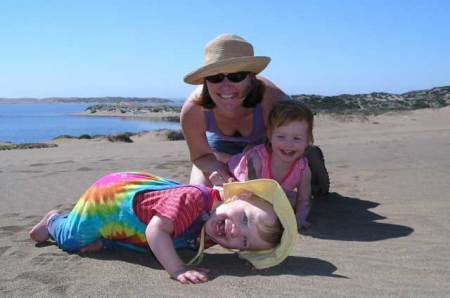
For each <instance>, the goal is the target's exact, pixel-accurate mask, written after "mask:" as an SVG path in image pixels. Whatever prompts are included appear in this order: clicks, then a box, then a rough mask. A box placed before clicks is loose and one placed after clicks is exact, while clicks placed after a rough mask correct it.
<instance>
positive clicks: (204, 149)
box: [180, 95, 230, 181]
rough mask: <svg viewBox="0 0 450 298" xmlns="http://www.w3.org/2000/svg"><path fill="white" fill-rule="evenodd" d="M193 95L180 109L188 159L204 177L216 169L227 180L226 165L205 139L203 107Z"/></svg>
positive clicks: (228, 176)
mask: <svg viewBox="0 0 450 298" xmlns="http://www.w3.org/2000/svg"><path fill="white" fill-rule="evenodd" d="M192 96H193V95H191V96H190V97H189V98H188V100H187V101H186V102H185V104H184V105H183V108H182V109H181V114H180V118H181V128H182V130H183V134H184V138H185V139H186V142H187V145H188V148H189V153H190V159H191V161H192V163H193V164H194V165H195V166H196V167H197V168H199V169H200V170H201V171H202V172H203V173H204V174H205V176H206V177H208V176H210V175H211V173H213V172H215V171H218V172H219V173H220V174H221V175H222V176H223V178H224V180H225V181H228V179H229V178H230V175H229V173H228V170H227V166H226V165H225V163H224V162H222V161H220V160H219V159H218V158H217V156H216V155H215V153H214V152H213V150H212V149H211V148H210V147H209V144H208V142H207V140H206V125H205V115H204V111H203V108H202V107H201V106H199V105H197V104H195V103H194V102H193V98H192Z"/></svg>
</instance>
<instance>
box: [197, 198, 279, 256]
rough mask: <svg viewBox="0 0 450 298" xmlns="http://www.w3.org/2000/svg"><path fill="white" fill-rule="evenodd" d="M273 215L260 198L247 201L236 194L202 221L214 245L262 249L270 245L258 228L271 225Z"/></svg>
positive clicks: (274, 217) (274, 216)
mask: <svg viewBox="0 0 450 298" xmlns="http://www.w3.org/2000/svg"><path fill="white" fill-rule="evenodd" d="M275 220H276V215H275V213H274V211H273V209H272V207H271V206H270V204H268V203H265V202H264V201H262V200H261V199H252V200H248V199H247V198H240V197H239V195H238V196H236V197H234V198H233V201H231V202H229V203H224V204H222V205H220V206H219V207H217V208H216V209H215V210H214V211H213V213H212V214H211V217H210V218H209V219H208V220H207V221H206V223H205V232H206V234H207V235H208V236H209V237H210V238H211V239H212V240H213V241H214V242H216V243H217V244H219V245H221V246H223V247H225V248H230V249H239V250H261V249H268V248H271V247H273V245H272V244H270V243H268V242H266V241H264V240H263V239H262V238H261V236H260V234H259V232H258V231H259V229H260V226H261V224H262V223H264V224H266V225H271V224H272V223H273V222H275Z"/></svg>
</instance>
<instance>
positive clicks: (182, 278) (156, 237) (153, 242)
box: [145, 215, 208, 284]
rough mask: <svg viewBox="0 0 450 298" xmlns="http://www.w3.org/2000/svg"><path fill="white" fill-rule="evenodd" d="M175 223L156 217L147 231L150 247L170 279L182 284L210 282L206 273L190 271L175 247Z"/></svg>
mask: <svg viewBox="0 0 450 298" xmlns="http://www.w3.org/2000/svg"><path fill="white" fill-rule="evenodd" d="M173 229H174V227H173V223H172V222H171V221H170V220H169V219H167V218H164V217H162V216H158V215H155V216H153V217H152V219H151V220H150V222H149V224H148V225H147V228H146V229H145V236H146V238H147V242H148V245H149V246H150V248H151V250H152V252H153V254H154V255H155V257H156V258H157V259H158V261H159V262H160V263H161V265H162V266H163V267H164V269H166V271H167V272H168V273H169V275H170V277H172V278H173V279H176V280H178V281H179V282H181V283H194V284H196V283H203V282H206V281H208V276H207V274H206V273H205V272H202V271H199V270H193V269H188V268H187V267H186V266H185V265H184V263H183V261H182V260H181V259H180V257H179V256H178V254H177V252H176V251H175V248H174V246H173V240H172V233H173Z"/></svg>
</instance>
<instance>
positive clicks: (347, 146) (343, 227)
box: [0, 108, 450, 297]
mask: <svg viewBox="0 0 450 298" xmlns="http://www.w3.org/2000/svg"><path fill="white" fill-rule="evenodd" d="M316 119H317V120H316V128H315V135H316V143H317V144H318V145H320V146H321V147H322V148H323V151H324V153H325V156H326V161H327V167H328V169H329V171H330V175H331V181H332V191H333V193H332V194H331V195H330V197H329V198H327V199H323V200H319V201H317V202H315V206H314V209H313V212H312V223H313V227H312V228H311V229H310V230H308V231H307V232H306V233H305V234H304V235H300V236H299V239H298V242H297V244H296V246H295V249H294V251H293V252H292V256H290V257H289V258H288V259H287V260H286V261H285V262H284V263H283V264H282V265H280V266H278V267H275V268H272V269H268V270H263V271H251V270H249V269H248V268H247V267H246V266H244V264H243V262H242V261H240V260H239V259H238V258H237V257H236V256H234V255H233V254H230V253H228V252H226V251H225V250H222V249H220V248H213V249H210V250H208V251H207V252H208V253H207V254H206V256H205V260H204V262H203V266H204V267H208V268H210V269H211V273H210V279H211V281H210V282H208V283H206V284H203V285H190V286H185V285H181V284H179V283H177V282H175V281H173V280H171V279H169V278H168V276H167V274H166V273H165V271H164V270H162V269H161V267H160V266H159V265H158V263H157V262H156V261H155V259H154V258H153V257H152V256H150V255H147V254H141V253H135V252H130V251H109V252H108V251H104V252H100V253H95V254H94V253H92V254H87V255H78V254H68V253H66V252H64V251H61V250H60V249H58V248H57V247H56V246H55V245H53V244H46V245H35V244H34V243H33V242H32V241H31V240H29V239H28V230H29V229H30V228H31V227H32V226H33V225H34V224H35V223H36V222H38V221H39V220H40V218H41V217H42V215H43V214H44V213H45V212H47V211H48V210H50V209H52V208H55V207H66V206H70V205H71V204H72V203H74V202H75V201H76V200H77V199H78V197H79V195H81V193H82V192H83V191H84V190H85V189H86V188H87V187H88V186H89V185H90V184H91V183H92V182H94V180H95V179H97V178H99V177H101V176H103V175H105V174H107V173H109V172H114V171H127V170H128V171H131V170H133V171H149V172H152V173H154V174H158V175H161V176H167V177H171V178H174V179H177V180H179V181H181V182H186V181H187V180H188V175H189V170H190V163H189V162H188V151H187V147H186V144H185V142H184V141H173V142H169V141H164V140H161V139H158V138H156V137H154V135H151V134H148V135H144V136H140V137H135V138H134V141H135V142H134V143H132V144H126V143H110V142H108V141H98V140H63V141H57V142H58V145H59V146H58V147H57V148H48V149H31V150H10V151H0V202H1V209H0V268H1V269H0V270H1V271H0V272H1V276H0V296H30V295H35V296H65V295H70V296H99V295H101V296H184V297H197V296H210V297H233V296H245V297H266V296H283V297H285V296H296V297H299V296H300V297H318V296H324V297H335V296H338V297H352V296H353V297H365V296H371V297H373V296H395V297H397V296H402V297H410V296H413V297H419V296H420V297H430V296H435V297H444V296H447V297H448V296H450V219H449V215H450V195H449V194H450V108H443V109H438V110H419V111H413V112H407V113H391V114H385V115H381V116H377V117H369V118H360V117H353V118H351V119H349V118H348V117H346V118H345V119H344V118H342V117H340V118H333V117H330V116H319V117H317V118H316ZM188 257H189V256H188Z"/></svg>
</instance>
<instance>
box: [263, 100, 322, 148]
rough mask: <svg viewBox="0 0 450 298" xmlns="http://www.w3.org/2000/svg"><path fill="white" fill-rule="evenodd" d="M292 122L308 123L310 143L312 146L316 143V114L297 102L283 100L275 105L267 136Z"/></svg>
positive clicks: (270, 117)
mask: <svg viewBox="0 0 450 298" xmlns="http://www.w3.org/2000/svg"><path fill="white" fill-rule="evenodd" d="M292 121H306V123H307V124H308V141H309V144H310V145H312V144H313V143H314V136H313V126H314V114H313V112H312V111H311V110H310V109H309V108H308V107H307V106H306V105H304V104H303V103H301V102H299V101H297V100H282V101H280V102H277V103H276V104H275V105H274V107H273V108H272V111H271V112H270V114H269V121H268V123H267V135H268V136H271V135H272V132H273V130H274V129H275V128H277V127H280V126H283V125H287V124H289V123H291V122H292Z"/></svg>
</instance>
